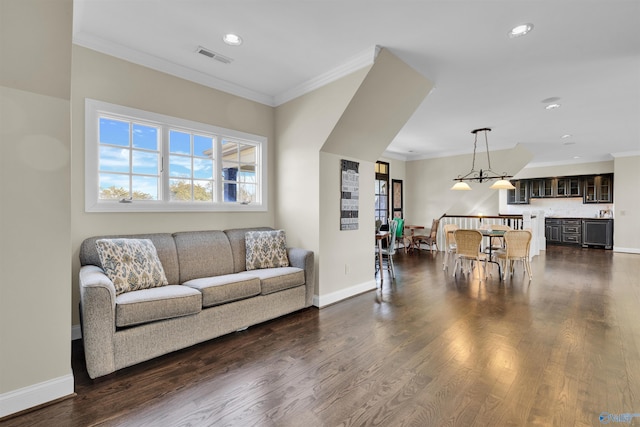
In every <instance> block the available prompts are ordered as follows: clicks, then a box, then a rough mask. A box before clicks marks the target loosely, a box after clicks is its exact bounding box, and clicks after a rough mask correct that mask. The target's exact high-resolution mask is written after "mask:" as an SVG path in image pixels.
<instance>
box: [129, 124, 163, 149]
mask: <svg viewBox="0 0 640 427" xmlns="http://www.w3.org/2000/svg"><path fill="white" fill-rule="evenodd" d="M133 146H134V148H144V149H146V150H154V151H158V128H155V127H152V126H144V125H139V124H134V125H133Z"/></svg>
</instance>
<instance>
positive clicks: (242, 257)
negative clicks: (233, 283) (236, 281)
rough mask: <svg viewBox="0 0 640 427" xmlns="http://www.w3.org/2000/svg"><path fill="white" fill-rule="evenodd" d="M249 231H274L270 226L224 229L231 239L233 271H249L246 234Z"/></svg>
mask: <svg viewBox="0 0 640 427" xmlns="http://www.w3.org/2000/svg"><path fill="white" fill-rule="evenodd" d="M247 231H273V228H270V227H252V228H232V229H229V230H224V234H226V235H227V238H228V239H229V244H230V245H231V253H232V255H233V272H234V273H242V272H243V271H247V245H246V242H245V234H247Z"/></svg>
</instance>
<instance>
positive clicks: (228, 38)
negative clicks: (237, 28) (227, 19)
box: [222, 33, 242, 46]
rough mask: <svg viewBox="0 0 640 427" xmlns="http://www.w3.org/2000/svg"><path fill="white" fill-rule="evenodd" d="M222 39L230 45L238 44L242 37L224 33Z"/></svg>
mask: <svg viewBox="0 0 640 427" xmlns="http://www.w3.org/2000/svg"><path fill="white" fill-rule="evenodd" d="M222 40H223V41H224V42H225V43H226V44H228V45H230V46H240V45H241V44H242V37H240V36H239V35H237V34H232V33H229V34H225V35H224V37H223V38H222Z"/></svg>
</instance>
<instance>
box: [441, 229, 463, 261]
mask: <svg viewBox="0 0 640 427" xmlns="http://www.w3.org/2000/svg"><path fill="white" fill-rule="evenodd" d="M458 228H460V227H459V226H458V224H445V225H443V226H442V230H443V232H444V244H445V248H444V261H443V262H442V269H443V270H446V269H447V268H448V267H449V255H450V254H453V253H455V252H456V239H455V236H454V232H455V231H456V230H457V229H458Z"/></svg>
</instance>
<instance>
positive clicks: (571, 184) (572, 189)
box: [555, 176, 582, 197]
mask: <svg viewBox="0 0 640 427" xmlns="http://www.w3.org/2000/svg"><path fill="white" fill-rule="evenodd" d="M555 195H556V197H580V196H582V179H581V178H580V177H577V176H569V177H561V178H556V192H555Z"/></svg>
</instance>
